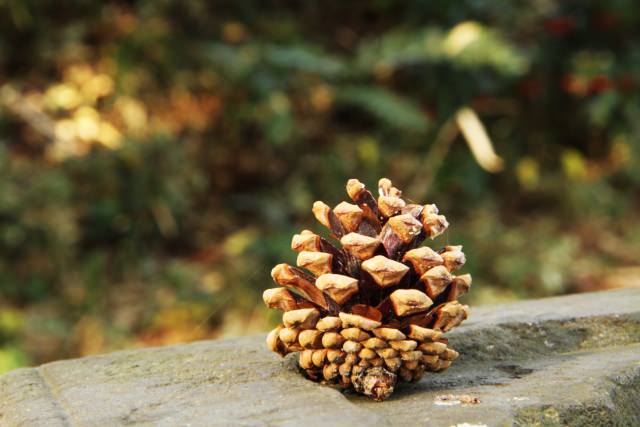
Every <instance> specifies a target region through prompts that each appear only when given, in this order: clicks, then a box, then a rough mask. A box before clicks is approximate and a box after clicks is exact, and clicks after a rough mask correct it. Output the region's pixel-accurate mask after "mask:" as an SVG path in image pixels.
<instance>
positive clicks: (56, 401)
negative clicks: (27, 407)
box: [33, 366, 76, 427]
mask: <svg viewBox="0 0 640 427" xmlns="http://www.w3.org/2000/svg"><path fill="white" fill-rule="evenodd" d="M43 368H44V366H38V367H36V368H33V370H34V371H35V373H36V375H37V376H38V378H39V379H40V382H42V385H43V386H44V388H45V389H46V390H47V392H48V394H49V395H50V396H51V402H52V403H53V405H54V406H55V408H56V410H57V411H58V413H59V415H60V417H61V418H62V422H63V423H64V425H65V426H69V427H73V426H75V425H76V424H75V423H74V422H73V419H72V417H71V414H70V413H69V411H68V410H67V409H66V408H65V406H64V405H63V404H62V401H61V400H60V398H59V397H58V395H57V393H56V392H55V391H54V387H53V385H52V383H51V382H50V381H49V380H48V379H47V374H46V372H44V369H43Z"/></svg>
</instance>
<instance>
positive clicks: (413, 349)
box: [263, 178, 471, 400]
mask: <svg viewBox="0 0 640 427" xmlns="http://www.w3.org/2000/svg"><path fill="white" fill-rule="evenodd" d="M378 189H379V194H380V195H379V197H378V199H377V200H376V199H375V198H374V197H373V195H372V194H371V193H370V192H369V191H368V190H366V189H365V187H364V185H363V184H362V183H360V182H359V181H358V180H356V179H351V180H349V182H348V183H347V193H348V194H349V196H350V197H351V199H352V200H353V201H354V202H355V204H350V203H347V202H342V203H340V204H338V205H337V206H336V207H335V208H333V209H331V208H330V207H329V206H327V205H326V204H324V203H323V202H315V203H314V204H313V214H314V215H315V217H316V219H317V220H318V221H319V222H320V223H321V224H322V225H324V226H325V227H327V228H328V229H329V231H330V232H331V236H332V237H333V238H335V239H336V240H339V241H340V244H341V248H339V247H336V246H334V245H333V244H332V243H330V242H329V241H328V240H326V239H324V238H322V237H320V236H319V235H317V234H315V233H313V232H311V231H309V230H304V231H302V232H301V233H300V234H296V235H294V236H293V239H292V241H291V248H292V249H293V250H294V251H296V252H298V258H297V267H292V266H290V265H287V264H279V265H277V266H275V267H274V268H273V270H272V271H271V276H272V277H273V280H274V281H275V282H276V283H277V284H278V285H280V286H281V287H279V288H273V289H267V290H266V291H265V292H264V294H263V299H264V302H265V304H266V305H267V306H268V307H269V308H277V309H280V310H282V311H284V314H283V316H282V323H283V324H282V325H279V326H278V327H277V328H276V329H274V330H273V331H271V332H270V333H269V335H268V336H267V346H268V347H269V348H270V349H271V350H272V351H274V352H276V353H278V354H280V355H282V356H284V355H286V354H288V353H291V352H299V353H300V355H299V361H298V363H299V366H300V368H301V369H302V370H304V372H305V373H306V375H307V376H308V377H309V378H310V379H312V380H314V381H321V382H324V383H331V384H339V385H340V386H342V387H344V388H352V389H354V390H355V391H357V392H359V393H363V394H365V395H367V396H370V397H372V398H373V399H376V400H384V399H386V398H387V397H389V395H391V393H392V392H393V389H394V387H395V386H396V383H397V382H398V380H401V381H407V382H410V381H418V380H419V379H420V378H422V376H423V375H424V373H425V372H439V371H442V370H444V369H446V368H448V367H449V365H451V362H452V361H453V360H455V359H456V358H457V357H458V353H457V352H456V351H455V350H453V349H452V348H450V347H448V340H447V338H445V337H444V336H443V333H445V332H447V331H449V330H450V329H452V328H454V327H456V326H458V325H459V324H460V323H462V321H464V320H465V319H466V318H467V314H468V307H467V306H466V305H462V304H460V303H459V302H458V301H457V299H458V298H459V296H461V295H463V294H465V293H466V292H468V290H469V287H470V286H471V276H470V275H469V274H463V275H460V276H456V275H455V274H454V272H455V271H457V270H458V269H459V268H461V267H462V266H463V265H464V263H465V256H464V254H463V253H462V246H445V247H444V248H442V249H440V250H439V251H434V250H433V249H431V248H429V247H428V246H420V245H421V244H422V242H423V241H424V240H425V238H427V237H429V238H431V239H433V238H435V237H437V236H439V235H440V234H442V233H443V232H444V231H445V230H446V229H447V227H448V225H449V224H448V222H447V220H446V219H445V217H444V216H442V215H440V214H439V213H438V208H437V207H436V206H435V205H424V206H422V205H416V204H411V203H407V202H405V201H404V200H403V199H402V198H401V195H402V193H401V191H400V190H398V189H397V188H395V187H393V185H392V183H391V181H390V180H388V179H386V178H383V179H381V180H380V181H379V183H378Z"/></svg>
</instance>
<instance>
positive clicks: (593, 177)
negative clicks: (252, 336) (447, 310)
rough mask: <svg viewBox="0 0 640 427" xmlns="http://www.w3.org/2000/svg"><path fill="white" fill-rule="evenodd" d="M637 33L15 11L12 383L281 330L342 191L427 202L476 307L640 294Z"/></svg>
mask: <svg viewBox="0 0 640 427" xmlns="http://www.w3.org/2000/svg"><path fill="white" fill-rule="evenodd" d="M638 28H640V4H638V3H637V2H634V1H632V0H612V1H608V2H600V1H581V2H577V1H562V2H561V1H555V0H554V1H534V2H506V3H505V2H491V1H483V0H473V1H471V0H469V1H459V2H445V3H443V2H429V1H414V2H401V1H395V0H379V1H373V2H358V3H353V2H335V1H324V2H318V1H307V2H293V1H277V2H276V1H242V2H230V1H216V2H207V1H204V0H190V1H173V0H162V1H150V0H140V1H133V0H131V1H103V2H98V1H80V0H69V1H64V2H60V1H53V0H38V1H35V0H0V34H1V35H2V36H1V37H0V144H1V146H0V371H2V370H8V369H11V368H13V367H16V366H20V365H24V364H30V363H40V362H43V361H47V360H52V359H55V358H61V357H71V356H77V355H84V354H91V353H96V352H100V351H106V350H110V349H114V348H121V347H126V346H135V345H149V344H163V343H168V342H177V341H186V340H192V339H200V338H206V337H212V336H216V335H220V334H238V333H246V332H247V331H252V330H264V329H266V327H267V325H266V322H268V321H269V320H271V321H273V320H274V319H270V317H269V316H273V314H269V313H267V312H266V310H264V309H263V307H262V304H261V301H260V294H261V291H262V290H263V289H265V288H267V287H269V282H270V279H269V269H270V267H271V266H272V265H274V264H275V263H277V262H281V261H283V260H284V261H288V262H292V261H293V259H294V256H293V254H292V253H291V251H290V249H289V242H290V237H291V235H292V234H293V233H294V232H296V231H299V230H300V229H302V228H303V227H304V228H308V227H310V226H313V227H315V225H314V224H313V220H312V216H311V215H310V206H311V203H312V202H313V201H314V200H316V199H322V200H325V201H326V202H327V203H329V204H336V203H338V202H339V201H341V200H343V199H344V197H345V195H344V194H343V188H344V183H345V181H346V179H348V178H351V177H358V178H359V179H360V180H362V181H363V182H365V183H367V184H368V185H369V186H375V183H376V182H377V179H378V178H380V177H382V176H388V177H390V178H391V179H393V181H394V183H395V184H396V185H398V186H399V187H401V188H405V189H406V190H407V191H406V195H407V196H408V197H409V198H412V199H414V200H418V201H429V202H436V203H437V204H438V206H439V207H440V209H441V210H442V211H443V212H444V213H445V214H446V215H447V217H448V218H449V220H450V222H451V223H452V227H451V229H450V232H448V233H447V234H446V235H445V236H443V237H441V238H439V239H438V240H437V241H436V242H435V245H436V246H440V245H443V244H445V243H446V242H448V241H451V242H456V243H458V242H459V243H461V244H463V245H464V247H465V252H466V253H467V258H468V263H467V266H466V270H467V271H469V272H471V273H472V274H473V275H474V280H475V284H474V289H473V292H472V293H471V294H470V295H469V298H470V299H471V301H472V302H476V303H481V302H493V301H498V300H502V299H511V298H522V297H534V296H543V295H551V294H559V293H566V292H572V291H580V290H590V289H599V288H606V287H610V286H619V285H620V283H621V282H622V285H630V284H633V283H635V284H637V281H638V279H637V277H638V273H637V270H634V271H636V273H635V274H636V275H635V276H634V275H631V279H628V277H629V275H628V274H626V275H624V277H625V279H624V280H615V277H617V276H616V275H617V274H621V273H620V272H621V271H626V272H628V271H629V270H628V269H631V268H633V267H635V266H637V264H638V257H637V253H639V250H640V220H639V219H638V215H637V212H638V208H639V207H640V206H639V201H640V197H639V195H640V193H639V192H638V188H639V187H638V184H640V160H639V159H640V157H639V155H640V143H639V139H640V78H639V77H638V76H640V54H639V51H638V49H637V45H638V43H640V32H638ZM462 107H469V108H471V109H472V110H473V111H475V112H476V113H477V115H478V116H479V117H480V119H481V120H482V122H483V124H484V126H485V127H486V129H487V132H488V134H489V136H490V138H491V140H492V141H493V144H494V146H495V149H496V151H497V153H498V154H499V155H500V156H501V157H502V158H503V159H504V164H505V167H504V170H503V171H501V172H499V173H496V174H490V173H488V172H486V171H484V170H483V169H482V168H481V167H480V166H479V165H478V164H477V163H476V161H475V160H474V158H473V156H472V155H471V154H470V152H469V150H468V148H467V146H466V145H465V139H464V138H463V137H462V136H460V135H458V134H457V131H456V130H455V125H453V124H452V123H453V120H454V119H453V118H454V115H455V113H456V111H458V110H459V109H460V108H462ZM452 126H453V128H452ZM451 129H453V131H451ZM315 229H317V230H319V227H315ZM620 277H622V276H620ZM634 278H635V279H634ZM634 280H635V282H634Z"/></svg>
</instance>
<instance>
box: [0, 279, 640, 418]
mask: <svg viewBox="0 0 640 427" xmlns="http://www.w3.org/2000/svg"><path fill="white" fill-rule="evenodd" d="M449 336H450V338H451V343H452V345H453V347H454V348H456V349H457V350H459V351H460V353H461V356H460V358H459V359H458V360H457V361H456V362H455V363H454V364H453V366H452V367H451V368H450V369H449V370H447V371H445V372H443V373H440V374H432V375H426V376H425V377H424V378H423V379H422V381H420V382H419V383H417V384H412V385H405V386H402V387H400V388H399V389H398V390H397V391H396V393H395V394H394V395H393V396H392V397H391V399H389V400H388V401H386V402H383V403H377V402H372V401H369V400H367V399H366V398H363V397H360V396H356V395H344V394H342V393H341V392H339V391H337V390H334V389H332V388H329V387H325V386H321V385H318V384H316V383H313V382H311V381H308V380H305V379H304V378H303V377H302V376H301V375H300V374H298V372H297V371H296V368H295V364H294V362H293V360H291V359H290V358H289V359H286V360H282V359H278V358H277V356H275V355H274V354H272V353H270V352H269V351H267V350H266V349H265V348H264V344H263V342H264V337H263V336H256V337H249V338H238V339H229V340H219V341H210V342H198V343H193V344H186V345H179V346H171V347H164V348H156V349H143V350H131V351H123V352H118V353H112V354H106V355H102V356H95V357H87V358H83V359H77V360H68V361H60V362H54V363H49V364H46V365H42V366H40V367H38V368H26V369H18V370H15V371H13V372H10V373H8V374H5V375H4V376H2V377H0V425H2V426H54V427H55V426H121V425H153V426H186V425H190V426H254V425H274V426H275V425H278V426H280V425H283V426H287V425H291V426H299V425H302V426H305V427H311V426H316V425H318V426H319V425H322V426H342V425H344V426H361V425H362V426H368V427H371V426H384V425H389V426H404V425H429V426H451V425H454V426H455V425H497V426H502V425H541V426H542V425H544V426H547V425H549V426H554V425H575V426H586V425H588V426H597V425H603V426H605V425H606V426H611V425H618V426H632V425H640V290H638V289H635V290H632V289H627V290H620V291H610V292H599V293H591V294H581V295H572V296H567V297H559V298H549V299H542V300H536V301H524V302H519V303H514V304H507V305H501V306H494V307H490V308H479V309H475V310H472V313H471V317H470V319H469V320H468V321H467V323H466V325H465V326H463V327H461V328H459V329H458V330H456V331H455V332H454V333H452V334H449Z"/></svg>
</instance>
